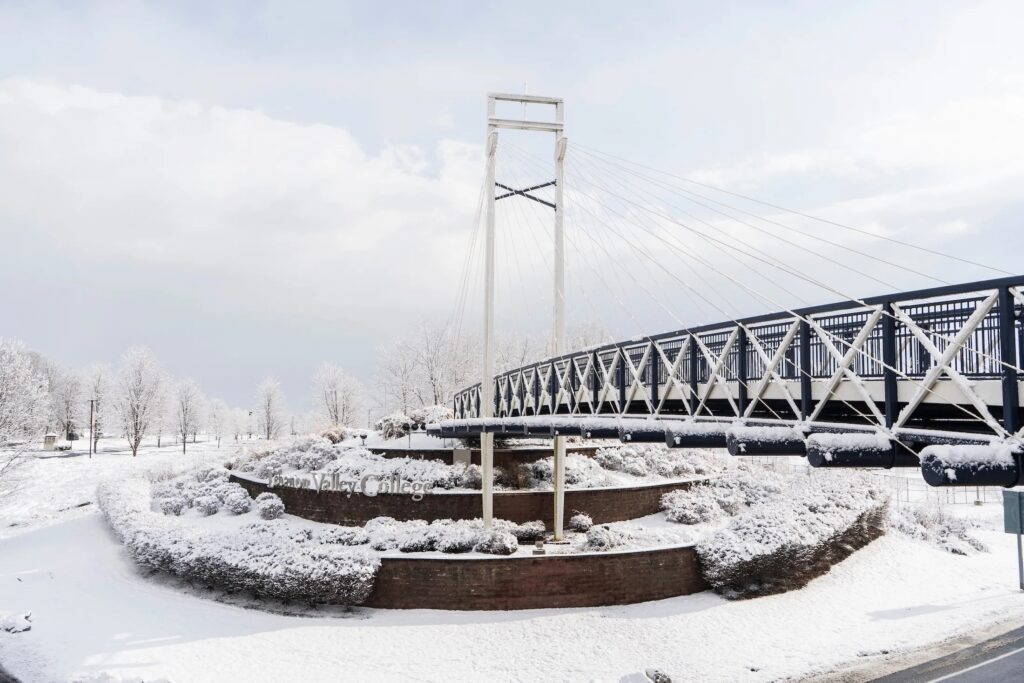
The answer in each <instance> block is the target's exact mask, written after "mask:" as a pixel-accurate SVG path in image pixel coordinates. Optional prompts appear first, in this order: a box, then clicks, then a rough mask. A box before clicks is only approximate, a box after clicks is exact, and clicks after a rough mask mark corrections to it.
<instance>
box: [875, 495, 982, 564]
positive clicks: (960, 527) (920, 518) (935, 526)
mask: <svg viewBox="0 0 1024 683" xmlns="http://www.w3.org/2000/svg"><path fill="white" fill-rule="evenodd" d="M890 524H891V526H892V528H893V529H895V530H896V531H899V532H900V533H903V534H906V535H907V536H910V537H911V538H916V539H918V540H921V541H925V542H926V543H930V544H932V545H934V546H936V547H938V548H942V549H943V550H946V551H948V552H951V553H953V554H954V555H970V554H971V553H974V552H988V546H986V545H985V544H984V543H983V542H982V541H980V540H978V539H977V538H975V537H974V536H973V535H972V533H971V532H973V531H974V530H975V529H977V528H978V527H979V525H978V523H977V522H975V521H973V520H970V519H965V518H963V517H954V516H953V515H950V514H948V513H946V512H944V511H943V510H942V508H940V507H938V506H935V505H920V506H915V507H904V508H901V509H899V510H897V511H896V512H894V513H893V515H892V517H891V519H890Z"/></svg>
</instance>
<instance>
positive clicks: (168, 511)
mask: <svg viewBox="0 0 1024 683" xmlns="http://www.w3.org/2000/svg"><path fill="white" fill-rule="evenodd" d="M157 506H158V507H159V508H160V512H162V513H163V514H165V515H175V516H177V515H180V514H181V513H182V512H184V511H185V508H186V507H188V503H187V502H186V500H185V499H184V498H183V497H182V496H177V495H174V496H168V497H166V498H161V499H160V500H159V501H158V502H157Z"/></svg>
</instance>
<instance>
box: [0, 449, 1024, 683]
mask: <svg viewBox="0 0 1024 683" xmlns="http://www.w3.org/2000/svg"><path fill="white" fill-rule="evenodd" d="M224 452H225V449H222V450H221V451H220V452H217V451H216V450H215V449H212V448H210V447H209V446H205V447H204V446H202V445H199V446H197V447H196V448H195V450H194V454H190V455H189V456H185V457H184V458H183V457H182V456H181V453H180V451H175V450H174V449H173V448H165V449H161V451H160V452H155V449H153V448H147V449H146V450H145V451H144V452H143V453H142V454H140V456H139V458H137V459H136V460H132V458H131V457H130V455H126V454H125V453H123V452H121V453H107V454H101V455H100V456H98V457H97V458H95V459H93V460H92V461H91V462H90V461H88V460H87V459H85V458H68V459H57V458H53V459H46V460H35V461H32V462H31V463H30V464H29V465H28V466H27V467H26V469H27V472H23V476H24V479H23V483H22V486H21V487H20V489H19V490H18V491H17V492H15V493H14V494H11V495H9V496H5V498H4V499H3V500H0V520H2V522H0V533H2V534H3V535H4V536H6V538H5V539H4V540H0V611H9V612H25V611H31V612H32V630H30V631H27V632H23V633H18V634H6V633H0V662H2V663H3V666H4V667H6V668H7V669H8V670H10V672H11V673H12V674H14V675H16V676H18V677H20V678H22V679H23V680H24V681H50V680H68V679H72V680H74V679H84V680H89V679H102V677H103V676H107V675H109V676H110V677H112V678H110V679H107V680H111V679H112V680H119V679H121V678H132V677H142V678H144V679H145V680H147V681H150V680H159V679H161V678H164V679H167V680H170V681H204V680H217V681H232V680H246V681H278V680H303V681H320V680H339V679H340V680H345V679H371V680H396V681H402V680H417V681H422V680H481V679H484V680H486V679H488V678H492V679H495V680H524V681H527V680H601V681H619V680H633V681H639V680H641V679H640V678H639V676H640V672H642V671H643V670H644V669H645V668H648V667H656V668H660V669H662V670H664V671H665V672H667V673H669V674H670V675H671V676H672V678H673V680H676V681H679V680H682V681H771V680H778V679H784V678H787V677H801V676H814V675H816V674H821V673H823V672H825V671H831V670H833V669H835V668H838V667H845V666H847V665H849V664H851V663H861V664H863V663H865V662H870V661H871V660H872V659H878V660H879V661H880V660H882V659H883V658H884V656H883V654H882V653H884V652H890V653H891V652H894V651H900V650H908V649H914V648H920V647H923V646H927V645H929V644H931V643H935V642H937V641H941V640H944V639H948V638H952V637H956V636H958V635H961V634H963V633H966V632H971V631H975V630H979V629H982V628H990V627H992V626H994V625H997V624H999V623H1005V624H1006V625H1007V627H1009V626H1011V625H1014V624H1017V623H1024V596H1022V595H1021V594H1020V593H1019V592H1018V590H1017V586H1016V564H1015V563H1016V557H1015V548H1014V544H1013V537H1012V536H1009V535H1005V534H1003V533H1001V532H1000V531H998V530H997V529H998V527H999V525H1000V523H1001V510H1000V508H999V507H998V506H997V505H993V504H986V505H985V506H982V507H972V506H964V505H958V506H955V507H951V508H949V509H952V510H953V511H954V512H956V513H959V514H965V515H970V516H973V517H975V518H977V519H979V520H982V521H983V522H984V523H985V524H986V525H987V526H988V527H989V528H990V530H988V531H982V532H980V533H979V536H980V537H981V538H982V539H983V540H984V541H986V542H987V543H988V545H989V546H990V547H991V548H992V552H991V553H979V554H976V555H972V556H969V557H960V556H954V555H951V554H949V553H946V552H943V551H940V550H937V549H935V548H933V547H931V546H928V545H925V544H924V543H922V542H919V541H912V540H909V539H907V538H905V537H903V536H899V535H896V534H890V535H888V536H886V537H883V538H882V539H880V540H878V541H876V542H875V543H873V544H871V545H870V546H868V547H867V548H865V549H863V550H861V551H858V552H857V553H855V554H854V555H853V556H852V557H851V558H850V559H848V560H846V561H845V562H843V563H842V564H840V565H839V566H837V567H836V568H834V569H833V570H832V571H831V572H830V573H829V574H828V575H826V576H824V577H821V578H819V579H817V580H815V581H813V582H812V583H811V584H810V585H809V586H808V587H807V588H806V589H804V590H801V591H797V592H793V593H789V594H785V595H779V596H773V597H767V598H759V599H755V600H750V601H743V602H727V601H725V600H723V599H721V598H719V597H717V596H715V595H713V594H711V593H704V594H700V595H694V596H688V597H683V598H674V599H671V600H664V601H660V602H654V603H646V604H641V605H631V606H624V607H607V608H597V609H569V610H535V611H523V612H508V613H500V612H483V613H480V612H478V613H457V612H440V611H425V610H424V611H407V612H403V611H385V610H366V609H361V610H355V611H352V612H348V613H346V612H344V611H341V610H331V609H327V610H321V611H318V612H311V613H309V614H307V615H299V616H296V615H284V614H271V613H266V612H262V611H258V610H254V609H247V608H245V607H242V606H238V605H232V604H224V603H222V602H217V601H215V600H212V599H210V596H207V595H204V594H201V593H195V592H191V591H183V590H182V589H181V588H180V586H177V585H175V584H173V583H171V582H168V581H159V580H153V579H147V578H144V577H142V576H140V575H139V574H138V572H137V571H136V569H135V566H134V565H133V564H132V563H131V562H130V561H129V560H128V558H127V557H126V556H125V554H124V552H123V550H122V549H121V547H120V546H119V545H118V543H117V542H116V541H115V540H114V538H113V536H112V535H111V534H110V532H109V531H108V530H107V528H106V526H105V525H104V523H103V520H102V518H101V517H100V516H99V515H98V514H97V513H96V511H95V509H94V508H95V505H94V504H91V505H86V506H84V507H74V505H77V504H78V503H81V502H91V501H92V500H93V494H92V491H93V488H94V485H95V483H96V482H97V481H99V480H100V479H103V478H107V477H117V476H121V475H122V474H124V473H129V472H134V471H136V470H138V469H141V468H146V467H160V468H164V467H174V468H177V467H185V466H190V465H191V464H193V463H194V462H195V461H205V462H216V461H218V460H220V459H221V458H222V456H223V454H224ZM10 523H15V524H17V526H14V527H11V526H9V524H10Z"/></svg>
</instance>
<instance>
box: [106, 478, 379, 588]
mask: <svg viewBox="0 0 1024 683" xmlns="http://www.w3.org/2000/svg"><path fill="white" fill-rule="evenodd" d="M97 502H98V503H99V506H100V509H101V510H102V511H103V514H104V516H105V517H106V519H107V522H108V523H109V524H110V526H111V528H112V529H113V531H114V533H115V534H116V535H117V536H118V538H119V539H120V540H121V541H122V543H124V545H125V547H126V548H127V550H128V552H129V553H130V554H131V555H132V557H133V558H134V559H135V561H136V562H138V563H139V564H140V565H141V566H142V567H144V568H146V569H151V570H156V571H165V572H169V573H171V574H174V575H176V576H178V577H180V578H182V579H184V580H186V581H190V582H194V583H198V584H200V585H203V586H212V587H217V588H220V589H223V590H227V591H229V592H233V591H246V592H250V593H253V594H255V595H257V596H265V597H270V598H275V599H279V600H286V601H302V602H308V603H311V604H316V603H333V604H346V605H355V604H360V603H362V602H365V601H366V599H367V598H368V597H369V595H370V591H371V590H372V589H373V579H374V576H375V575H376V573H377V570H378V569H379V567H380V560H379V559H378V558H377V557H376V556H375V555H373V554H372V553H369V552H367V551H365V550H363V549H359V548H348V547H345V546H342V545H339V544H325V543H322V542H321V541H320V540H319V536H318V535H316V534H313V535H312V536H313V538H312V539H310V538H308V536H309V535H307V534H305V533H301V534H300V533H296V530H295V527H294V526H292V525H291V524H288V523H275V524H267V523H265V522H259V523H254V524H248V525H245V526H243V527H241V528H234V529H223V528H217V529H210V528H209V527H204V526H202V525H196V524H194V523H186V522H184V521H183V520H181V519H179V518H176V517H169V516H165V515H161V514H159V513H157V512H154V511H153V510H152V509H151V498H150V489H149V485H148V483H147V482H145V481H143V480H141V479H131V480H128V481H125V482H117V483H105V484H102V485H101V486H100V487H99V489H98V491H97Z"/></svg>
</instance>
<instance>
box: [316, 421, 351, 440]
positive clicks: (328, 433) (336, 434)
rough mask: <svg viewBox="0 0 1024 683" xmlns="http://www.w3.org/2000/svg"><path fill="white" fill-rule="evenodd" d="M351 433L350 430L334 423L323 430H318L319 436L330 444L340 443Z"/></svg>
mask: <svg viewBox="0 0 1024 683" xmlns="http://www.w3.org/2000/svg"><path fill="white" fill-rule="evenodd" d="M351 435H352V430H351V429H349V428H348V427H344V426H341V425H334V426H333V427H328V428H327V429H325V430H324V431H322V432H320V436H322V437H323V438H325V439H327V440H328V441H330V442H331V443H332V444H337V443H341V442H342V441H344V440H345V439H347V438H348V437H350V436H351Z"/></svg>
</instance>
